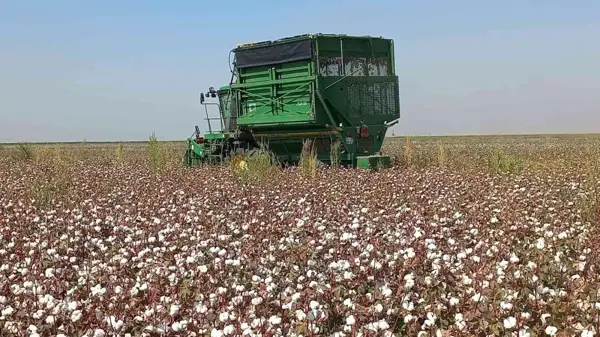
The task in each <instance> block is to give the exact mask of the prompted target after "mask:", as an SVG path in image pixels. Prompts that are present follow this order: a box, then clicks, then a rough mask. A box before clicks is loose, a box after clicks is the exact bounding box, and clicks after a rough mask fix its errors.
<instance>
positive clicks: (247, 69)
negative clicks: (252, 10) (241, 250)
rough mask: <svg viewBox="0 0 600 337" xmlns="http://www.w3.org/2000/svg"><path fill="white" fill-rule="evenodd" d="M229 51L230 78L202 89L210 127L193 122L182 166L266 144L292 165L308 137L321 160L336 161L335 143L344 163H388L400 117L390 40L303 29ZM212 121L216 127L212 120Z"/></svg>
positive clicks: (217, 159) (225, 157) (224, 157)
mask: <svg viewBox="0 0 600 337" xmlns="http://www.w3.org/2000/svg"><path fill="white" fill-rule="evenodd" d="M231 53H233V55H234V60H233V62H232V66H233V67H232V68H231V71H232V79H231V81H230V84H229V85H227V86H223V87H221V88H219V89H218V90H216V89H214V88H213V87H211V88H209V90H208V92H207V93H201V94H200V103H201V104H202V105H204V107H205V110H206V120H207V122H208V131H207V132H206V133H204V134H201V133H200V129H199V128H198V126H196V132H195V134H194V135H193V136H192V137H191V138H189V139H188V147H187V151H186V155H185V158H184V164H185V165H187V166H196V165H200V164H203V163H220V162H223V161H226V160H228V158H231V157H232V156H233V155H234V154H235V153H237V152H246V153H247V154H250V153H252V152H253V151H256V149H259V148H261V147H266V148H267V149H268V150H269V151H270V153H272V154H274V155H275V157H276V158H277V160H278V161H280V162H286V163H292V164H293V163H296V162H298V161H299V160H300V157H301V154H302V149H303V144H304V141H305V140H307V139H310V140H311V141H312V143H311V144H312V146H313V151H314V153H316V156H317V159H318V161H320V162H321V163H324V164H328V163H330V162H331V160H332V155H331V153H332V152H331V149H332V145H333V144H337V146H338V147H339V149H340V150H339V154H338V155H336V158H337V160H339V162H340V163H341V164H343V165H348V166H352V167H356V166H359V167H364V168H369V167H372V166H373V165H375V164H382V163H383V164H389V163H390V161H391V160H390V157H388V156H383V155H382V154H381V152H380V150H381V146H382V143H383V141H384V139H385V136H386V131H387V129H388V128H389V127H391V126H392V125H394V124H396V123H398V119H399V118H400V98H399V89H398V76H396V74H395V66H394V42H393V40H391V39H384V38H381V37H370V36H347V35H329V34H315V35H301V36H295V37H290V38H284V39H280V40H275V41H266V42H258V43H248V44H243V45H239V46H238V47H237V48H235V49H233V50H232V51H231ZM211 98H212V99H214V100H213V101H214V102H210V99H211ZM208 106H215V107H216V108H218V111H219V117H218V118H209V113H208ZM215 120H218V124H219V127H220V128H219V130H214V129H213V127H212V125H211V121H212V122H215Z"/></svg>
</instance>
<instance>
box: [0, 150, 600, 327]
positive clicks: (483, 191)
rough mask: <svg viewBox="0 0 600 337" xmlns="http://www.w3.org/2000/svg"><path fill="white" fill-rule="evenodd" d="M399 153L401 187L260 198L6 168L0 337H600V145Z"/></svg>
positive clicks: (179, 175)
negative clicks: (598, 158)
mask: <svg viewBox="0 0 600 337" xmlns="http://www.w3.org/2000/svg"><path fill="white" fill-rule="evenodd" d="M396 142H397V143H393V144H391V145H388V148H387V151H391V152H394V153H397V154H398V155H397V162H396V166H395V167H393V168H390V169H385V170H382V171H379V172H364V171H358V170H346V169H319V171H318V176H317V178H316V179H308V178H306V177H305V176H304V175H302V174H300V173H299V172H297V169H290V170H286V171H282V172H280V173H278V174H277V175H276V176H273V177H269V179H268V180H267V181H266V182H265V181H263V182H260V183H243V182H240V181H239V180H238V179H236V177H235V176H234V175H232V173H231V172H230V171H229V170H228V169H227V168H222V167H207V168H196V169H185V168H183V167H181V166H180V165H179V162H178V160H179V159H180V158H179V157H177V156H180V155H181V153H179V152H181V151H180V148H177V149H175V150H172V153H171V154H172V158H171V159H170V161H169V162H168V164H166V165H167V166H166V167H165V169H164V170H163V171H161V172H154V171H152V170H151V169H150V167H151V165H149V164H148V155H147V151H146V150H145V149H144V147H140V146H130V147H126V149H125V151H124V152H123V153H120V154H119V155H118V156H117V155H115V148H114V147H111V146H108V145H107V146H100V145H98V146H85V147H84V146H80V147H77V146H72V147H64V148H59V149H57V148H52V149H49V148H42V149H37V150H34V151H32V152H31V154H30V155H23V153H21V154H20V155H19V151H21V152H23V151H25V150H24V149H20V150H19V149H16V148H0V151H3V156H2V158H3V159H0V335H1V336H83V335H86V336H339V337H342V336H365V337H366V336H498V335H502V336H595V335H598V329H599V327H600V321H599V317H600V269H599V264H600V260H599V257H600V250H599V246H600V240H599V239H598V237H599V236H598V234H599V233H598V231H599V229H598V226H597V223H596V219H597V217H596V214H600V213H599V212H598V210H599V209H600V208H598V207H597V204H598V203H597V200H600V194H598V195H597V194H596V191H598V192H600V190H598V189H597V187H598V180H599V178H600V169H599V168H597V166H595V164H594V163H595V161H593V159H594V158H595V156H594V155H591V154H592V153H593V151H595V150H594V149H595V148H596V147H595V145H590V144H592V143H591V141H588V140H581V141H573V140H564V139H558V140H556V139H554V140H548V141H547V142H546V143H540V142H537V141H536V142H535V143H533V142H528V141H526V140H520V141H519V142H513V141H510V142H509V141H504V142H500V143H499V144H496V143H494V144H490V143H485V144H483V143H478V144H475V143H471V142H467V141H463V140H458V141H457V140H454V141H448V142H447V143H438V142H429V143H428V142H427V141H423V142H421V143H419V142H415V143H410V144H411V145H407V144H409V143H408V142H407V143H405V142H404V140H402V141H396ZM440 144H442V145H440ZM482 144H483V145H482ZM593 144H595V143H593ZM407 146H411V147H413V148H412V150H411V151H412V152H410V151H406V147H407ZM492 148H493V149H497V148H502V149H503V150H502V151H503V152H502V153H504V154H503V156H504V157H498V155H497V153H498V152H493V151H492ZM440 149H442V150H443V154H444V155H443V157H442V156H441V155H440ZM178 151H179V152H178ZM165 153H167V150H165ZM407 153H409V154H410V155H411V156H413V157H412V158H413V159H414V160H408V159H407V158H406V156H407ZM490 153H492V154H490ZM427 156H429V157H427ZM586 156H587V157H586ZM116 157H118V158H117V159H119V160H117V159H116ZM497 157H498V158H500V159H499V160H500V161H502V160H503V161H506V162H511V163H512V162H514V161H516V160H517V159H519V158H520V159H519V163H520V164H519V165H512V164H511V165H512V166H511V165H508V166H507V165H504V164H503V165H496V166H491V165H490V162H493V161H494V160H496V158H497ZM424 158H425V159H424ZM427 158H429V159H427ZM490 158H491V159H490ZM511 158H512V159H511ZM515 158H517V159H515ZM586 158H587V159H586ZM442 159H443V160H442ZM502 163H503V162H502ZM498 167H508V168H509V169H510V170H508V171H506V172H505V171H503V172H500V171H499V170H497V168H498ZM492 168H495V169H492Z"/></svg>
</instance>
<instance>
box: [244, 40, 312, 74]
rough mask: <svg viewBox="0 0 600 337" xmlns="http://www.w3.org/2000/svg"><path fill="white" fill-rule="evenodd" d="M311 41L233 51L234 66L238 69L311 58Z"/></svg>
mask: <svg viewBox="0 0 600 337" xmlns="http://www.w3.org/2000/svg"><path fill="white" fill-rule="evenodd" d="M312 55H313V45H312V40H300V41H295V42H288V43H283V44H277V45H272V46H265V47H258V48H252V49H245V50H237V51H235V65H236V67H238V68H248V67H257V66H266V65H269V64H275V63H283V62H292V61H299V60H306V59H310V58H312Z"/></svg>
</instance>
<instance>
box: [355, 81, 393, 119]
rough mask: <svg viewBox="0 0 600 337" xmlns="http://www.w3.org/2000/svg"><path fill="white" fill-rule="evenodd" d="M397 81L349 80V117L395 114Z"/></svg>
mask: <svg viewBox="0 0 600 337" xmlns="http://www.w3.org/2000/svg"><path fill="white" fill-rule="evenodd" d="M397 91H398V89H397V85H396V82H395V81H394V80H393V79H392V80H389V81H385V82H381V81H378V82H374V81H369V80H366V81H357V80H352V81H349V82H348V110H349V111H348V115H349V117H351V118H352V117H355V118H356V117H363V116H364V117H368V116H388V115H394V114H395V111H397V107H396V94H397Z"/></svg>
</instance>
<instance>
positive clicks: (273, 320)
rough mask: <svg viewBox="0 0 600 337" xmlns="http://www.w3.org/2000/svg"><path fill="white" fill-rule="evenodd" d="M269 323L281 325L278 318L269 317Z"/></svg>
mask: <svg viewBox="0 0 600 337" xmlns="http://www.w3.org/2000/svg"><path fill="white" fill-rule="evenodd" d="M269 323H271V325H279V324H281V317H279V316H271V317H270V318H269Z"/></svg>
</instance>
